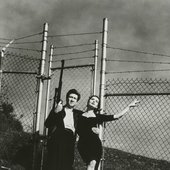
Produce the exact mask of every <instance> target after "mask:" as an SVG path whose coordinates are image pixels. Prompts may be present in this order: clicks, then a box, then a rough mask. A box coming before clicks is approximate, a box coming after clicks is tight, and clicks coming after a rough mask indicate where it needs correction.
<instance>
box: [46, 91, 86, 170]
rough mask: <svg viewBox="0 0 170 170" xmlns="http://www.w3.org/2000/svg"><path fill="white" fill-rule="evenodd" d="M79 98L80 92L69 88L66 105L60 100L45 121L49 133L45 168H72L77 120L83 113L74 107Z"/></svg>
mask: <svg viewBox="0 0 170 170" xmlns="http://www.w3.org/2000/svg"><path fill="white" fill-rule="evenodd" d="M79 100H80V93H79V92H78V91H77V90H76V89H71V90H69V91H68V93H67V94H66V105H65V106H62V102H61V101H60V102H59V103H58V104H57V106H56V107H55V109H54V110H51V112H50V114H49V116H48V117H47V119H46V121H45V126H46V127H47V128H48V133H49V136H48V141H47V151H48V154H47V170H72V169H73V162H74V145H75V141H76V128H77V121H78V117H79V116H80V115H81V114H82V113H83V112H82V111H80V110H77V109H74V107H75V106H76V104H77V103H78V101H79Z"/></svg>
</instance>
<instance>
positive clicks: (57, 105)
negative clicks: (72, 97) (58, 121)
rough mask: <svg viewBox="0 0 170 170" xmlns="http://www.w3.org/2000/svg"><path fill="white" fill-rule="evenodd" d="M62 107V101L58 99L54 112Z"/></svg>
mask: <svg viewBox="0 0 170 170" xmlns="http://www.w3.org/2000/svg"><path fill="white" fill-rule="evenodd" d="M62 109H63V101H62V100H60V101H59V102H58V104H56V107H55V113H58V112H60V111H61V110H62Z"/></svg>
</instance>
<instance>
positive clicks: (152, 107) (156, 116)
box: [104, 79, 170, 170]
mask: <svg viewBox="0 0 170 170" xmlns="http://www.w3.org/2000/svg"><path fill="white" fill-rule="evenodd" d="M169 92H170V82H169V81H168V80H161V79H159V80H157V79H155V80H153V79H143V80H142V79H141V80H140V79H121V80H120V79H116V80H114V79H110V80H108V81H107V82H106V96H105V97H106V100H105V105H106V107H105V111H106V113H107V114H116V113H118V112H120V111H122V110H123V109H124V108H125V107H126V106H127V105H128V104H130V102H132V101H133V100H134V99H137V100H139V101H140V104H139V105H138V106H137V107H135V108H132V109H130V111H129V112H128V113H127V114H126V115H124V116H123V117H122V118H120V119H119V120H116V121H113V122H109V123H106V124H105V128H104V158H105V162H104V169H108V170H109V169H127V168H128V167H129V168H131V169H154V170H155V169H156V170H157V169H164V170H165V169H167V170H168V168H170V163H168V162H169V161H170V159H169V158H170V152H169V148H170V143H169V139H170V133H169V122H170V119H169V112H170V107H169V104H170V99H169V95H170V93H169Z"/></svg>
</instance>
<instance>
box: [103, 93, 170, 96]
mask: <svg viewBox="0 0 170 170" xmlns="http://www.w3.org/2000/svg"><path fill="white" fill-rule="evenodd" d="M163 95H170V93H114V94H105V97H111V96H163Z"/></svg>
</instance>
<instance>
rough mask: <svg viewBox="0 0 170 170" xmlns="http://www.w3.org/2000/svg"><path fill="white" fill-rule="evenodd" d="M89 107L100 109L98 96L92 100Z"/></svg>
mask: <svg viewBox="0 0 170 170" xmlns="http://www.w3.org/2000/svg"><path fill="white" fill-rule="evenodd" d="M88 105H89V106H90V107H92V108H98V105H99V99H98V98H97V97H96V96H93V97H92V98H91V99H90V100H89V103H88Z"/></svg>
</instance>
